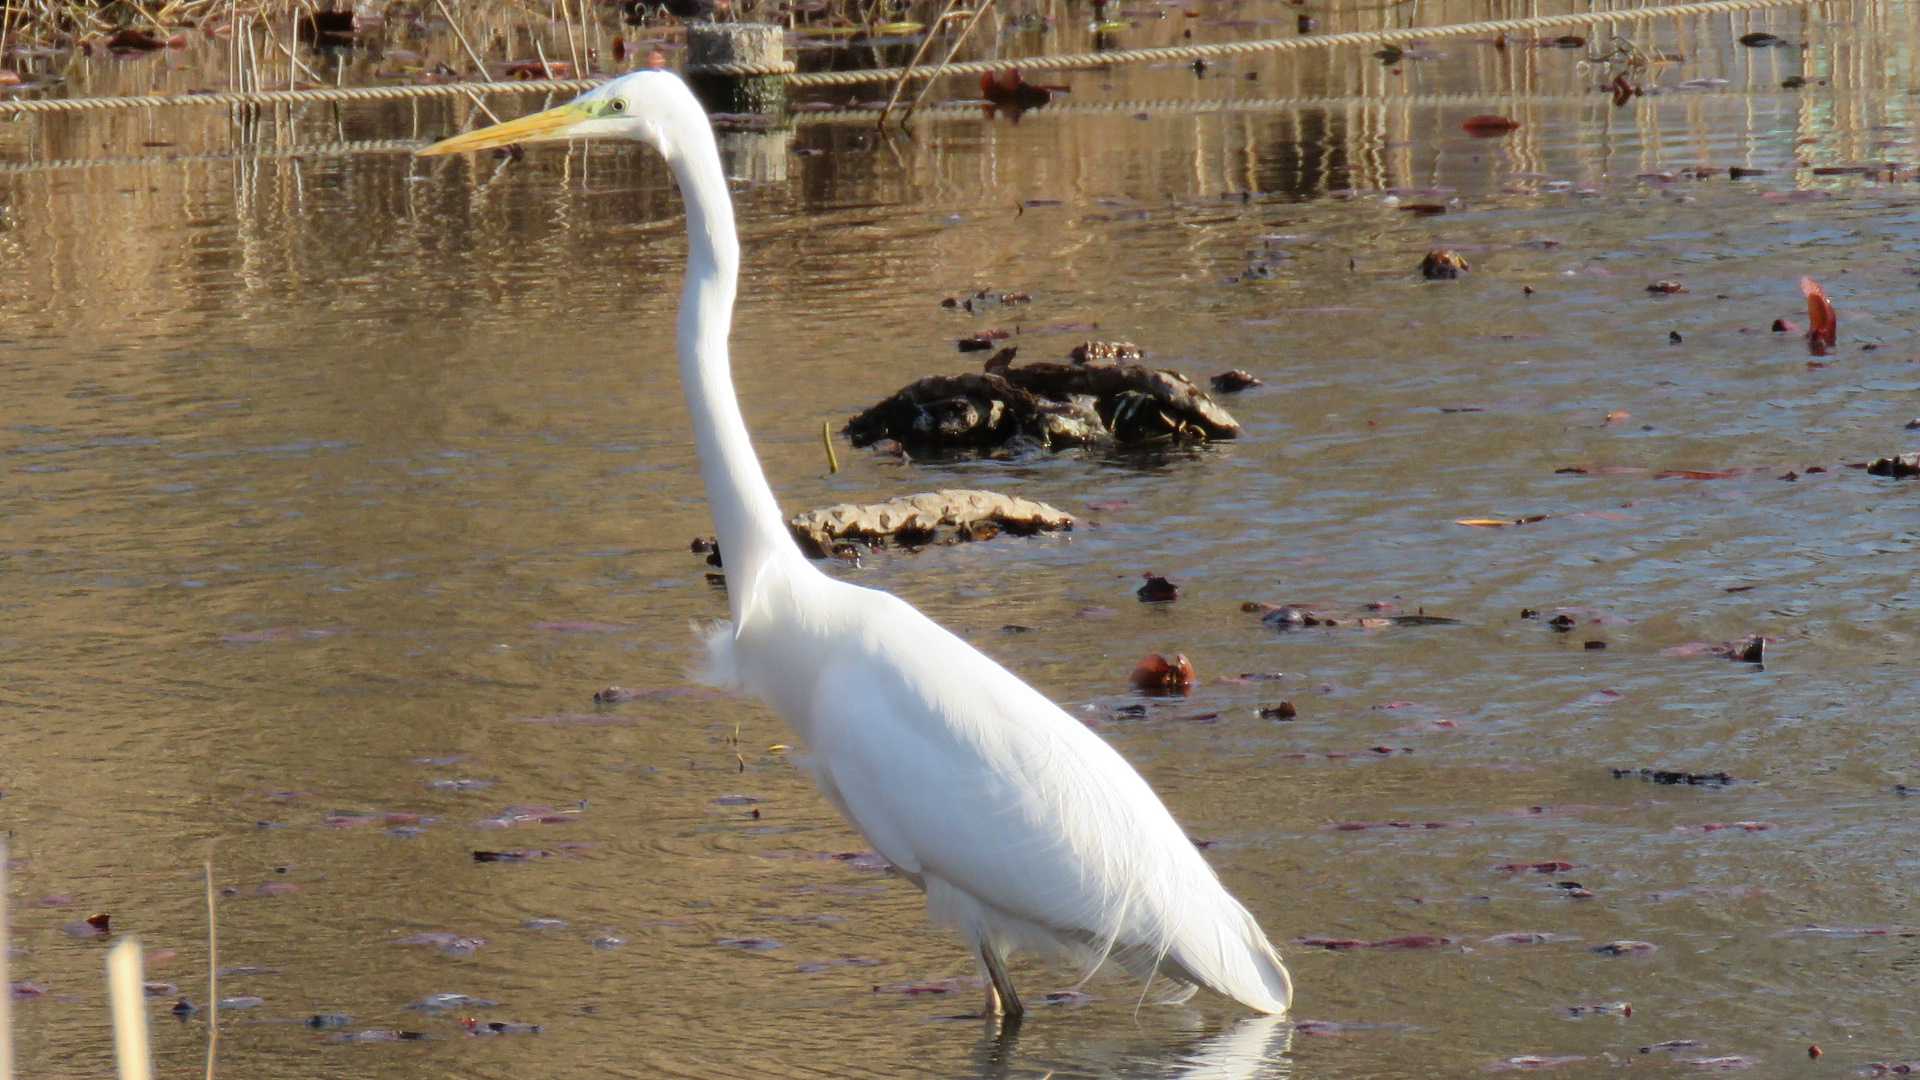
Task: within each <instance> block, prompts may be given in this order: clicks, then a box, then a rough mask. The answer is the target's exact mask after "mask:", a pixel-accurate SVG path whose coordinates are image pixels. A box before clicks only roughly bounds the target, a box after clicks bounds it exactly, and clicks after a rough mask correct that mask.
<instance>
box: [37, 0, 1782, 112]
mask: <svg viewBox="0 0 1920 1080" xmlns="http://www.w3.org/2000/svg"><path fill="white" fill-rule="evenodd" d="M1809 2H1810V0H1699V2H1696V3H1685V4H1666V5H1662V6H1659V7H1639V8H1626V9H1622V10H1618V11H1582V12H1574V13H1571V14H1566V15H1534V16H1529V17H1527V18H1520V19H1489V20H1486V21H1484V22H1471V23H1452V24H1449V25H1446V26H1419V27H1401V28H1398V29H1391V30H1358V31H1352V32H1348V33H1341V34H1303V35H1301V36H1299V37H1291V38H1265V39H1261V40H1257V41H1229V42H1220V43H1218V44H1212V45H1173V46H1166V47H1162V48H1153V49H1114V50H1110V51H1107V52H1088V53H1067V54H1064V55H1058V56H1030V57H1021V58H1019V59H1013V60H972V61H967V62H965V63H959V64H946V65H943V66H935V65H927V66H922V67H915V68H874V69H869V70H865V71H809V72H802V73H799V74H788V73H787V72H788V71H789V70H790V69H791V68H792V65H791V64H781V65H779V66H778V67H761V66H758V65H752V64H709V65H704V66H698V67H692V68H689V69H688V74H691V75H717V76H723V77H729V78H783V79H785V81H786V84H787V86H789V87H792V88H795V89H799V88H803V87H810V86H858V85H862V84H866V83H891V82H897V81H899V80H901V79H930V78H935V77H938V76H946V75H980V74H985V73H987V72H993V71H1005V70H1006V69H1008V68H1015V67H1017V68H1024V69H1026V70H1028V71H1063V70H1068V69H1072V68H1104V67H1111V66H1114V65H1118V64H1152V63H1177V62H1182V61H1184V62H1189V63H1191V62H1192V61H1195V60H1212V59H1219V58H1225V57H1232V56H1249V55H1254V54H1259V53H1279V52H1297V51H1300V50H1302V49H1332V48H1338V47H1341V46H1346V45H1357V46H1367V45H1373V46H1379V45H1398V44H1407V43H1410V42H1416V41H1428V40H1432V39H1434V38H1448V37H1479V36H1493V35H1497V34H1524V33H1529V32H1533V31H1539V30H1559V29H1565V28H1567V27H1574V26H1587V25H1591V24H1593V23H1601V22H1644V21H1646V20H1649V19H1659V18H1668V17H1678V16H1682V15H1729V14H1734V13H1737V12H1742V11H1760V10H1764V9H1767V8H1781V7H1804V6H1807V5H1808V3H1809ZM603 81H605V80H601V79H528V80H525V81H518V82H479V83H473V82H466V83H428V84H423V85H419V86H358V87H316V88H314V89H311V90H261V91H252V92H245V93H242V92H234V91H212V92H208V93H198V94H172V95H156V94H150V95H145V96H139V97H100V98H44V99H38V100H5V101H0V116H5V115H8V114H10V113H39V112H67V111H73V110H97V109H163V108H182V107H189V106H214V105H224V106H236V105H239V106H245V105H252V106H260V105H299V104H305V103H308V102H361V101H398V100H405V99H408V98H422V97H461V96H466V95H470V94H540V93H580V92H582V91H585V90H589V89H592V88H593V87H595V86H598V85H599V84H600V83H601V82H603Z"/></svg>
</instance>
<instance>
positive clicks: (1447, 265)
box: [1420, 248, 1473, 281]
mask: <svg viewBox="0 0 1920 1080" xmlns="http://www.w3.org/2000/svg"><path fill="white" fill-rule="evenodd" d="M1472 269H1473V267H1471V266H1469V265H1467V260H1466V259H1465V258H1462V257H1461V255H1460V254H1459V253H1458V252H1454V251H1448V250H1446V249H1445V248H1435V249H1434V250H1432V251H1429V252H1427V257H1426V258H1424V259H1422V260H1420V276H1421V277H1424V278H1426V279H1427V280H1428V281H1451V280H1453V279H1454V278H1457V277H1459V276H1460V275H1461V274H1464V273H1467V272H1468V271H1470V270H1472Z"/></svg>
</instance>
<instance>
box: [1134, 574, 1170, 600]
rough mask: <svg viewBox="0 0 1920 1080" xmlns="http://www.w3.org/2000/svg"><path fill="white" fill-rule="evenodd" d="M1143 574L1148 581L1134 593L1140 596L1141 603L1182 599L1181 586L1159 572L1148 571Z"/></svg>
mask: <svg viewBox="0 0 1920 1080" xmlns="http://www.w3.org/2000/svg"><path fill="white" fill-rule="evenodd" d="M1141 576H1142V577H1144V578H1146V579H1147V583H1146V584H1145V585H1142V586H1140V587H1139V588H1138V589H1136V590H1134V593H1133V594H1134V595H1135V596H1137V597H1139V598H1140V602H1141V603H1143V604H1170V603H1172V602H1173V601H1175V600H1178V599H1180V586H1178V585H1175V584H1174V583H1173V582H1171V581H1168V580H1167V579H1166V578H1163V577H1161V576H1160V575H1158V574H1153V573H1148V574H1142V575H1141Z"/></svg>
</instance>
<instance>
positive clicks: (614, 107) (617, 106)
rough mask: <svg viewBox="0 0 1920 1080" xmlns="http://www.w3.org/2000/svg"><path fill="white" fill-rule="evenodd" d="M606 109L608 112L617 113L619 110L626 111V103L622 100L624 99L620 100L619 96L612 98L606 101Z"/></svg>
mask: <svg viewBox="0 0 1920 1080" xmlns="http://www.w3.org/2000/svg"><path fill="white" fill-rule="evenodd" d="M607 111H608V112H617V113H619V112H626V111H627V103H626V102H624V101H622V100H620V99H619V98H614V99H613V100H612V101H610V102H608V103H607Z"/></svg>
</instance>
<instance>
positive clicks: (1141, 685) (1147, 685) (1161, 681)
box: [1132, 653, 1197, 694]
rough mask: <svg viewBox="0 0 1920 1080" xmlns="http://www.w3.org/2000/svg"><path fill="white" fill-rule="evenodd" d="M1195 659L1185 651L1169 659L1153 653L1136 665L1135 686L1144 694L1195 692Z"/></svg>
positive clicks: (1134, 672) (1134, 671)
mask: <svg viewBox="0 0 1920 1080" xmlns="http://www.w3.org/2000/svg"><path fill="white" fill-rule="evenodd" d="M1196 678H1197V676H1196V675H1195V674H1194V670H1193V661H1191V660H1188V659H1187V658H1186V655H1185V654H1184V653H1176V654H1174V656H1173V658H1172V659H1171V660H1169V659H1168V658H1167V657H1165V656H1162V655H1160V654H1159V653H1153V654H1151V655H1149V656H1147V657H1146V658H1145V659H1143V660H1141V661H1140V662H1139V663H1138V664H1136V665H1134V669H1133V677H1132V681H1133V688H1134V689H1135V690H1138V691H1140V692H1141V693H1143V694H1188V693H1192V692H1193V684H1194V680H1195V679H1196Z"/></svg>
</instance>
